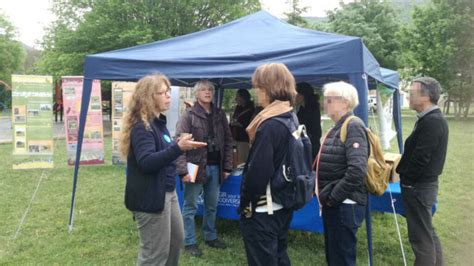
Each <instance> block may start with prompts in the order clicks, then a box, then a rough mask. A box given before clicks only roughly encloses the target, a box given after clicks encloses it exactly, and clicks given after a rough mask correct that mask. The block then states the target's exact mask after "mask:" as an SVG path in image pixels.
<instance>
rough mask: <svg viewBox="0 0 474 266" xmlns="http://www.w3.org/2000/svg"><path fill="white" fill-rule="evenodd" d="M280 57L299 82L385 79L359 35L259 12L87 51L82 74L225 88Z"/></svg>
mask: <svg viewBox="0 0 474 266" xmlns="http://www.w3.org/2000/svg"><path fill="white" fill-rule="evenodd" d="M269 62H281V63H284V64H286V65H287V66H288V68H289V69H290V70H291V72H292V73H293V75H294V76H295V77H296V79H297V81H298V82H299V81H307V82H310V83H312V84H313V85H320V84H323V83H325V82H327V81H330V80H341V79H343V80H347V74H353V73H361V74H362V73H365V74H367V75H369V76H370V77H372V78H373V79H375V80H378V81H380V82H382V81H383V79H382V76H381V73H380V70H379V65H378V63H377V61H376V60H375V58H374V57H373V55H372V54H371V53H370V52H369V50H368V49H367V48H366V47H365V46H364V44H363V43H362V40H361V39H360V38H358V37H351V36H344V35H337V34H332V33H325V32H319V31H314V30H309V29H303V28H299V27H296V26H292V25H290V24H287V23H286V22H284V21H281V20H280V19H278V18H276V17H274V16H272V15H270V14H269V13H267V12H265V11H260V12H257V13H254V14H252V15H248V16H246V17H242V18H240V19H237V20H234V21H232V22H229V23H227V24H224V25H221V26H218V27H215V28H211V29H207V30H203V31H200V32H195V33H191V34H188V35H184V36H179V37H176V38H171V39H167V40H163V41H157V42H153V43H149V44H145V45H139V46H135V47H130V48H126V49H120V50H115V51H109V52H104V53H99V54H94V55H88V56H86V60H85V73H84V76H85V78H88V79H104V80H138V79H140V78H141V77H143V76H144V75H147V74H150V73H156V72H160V73H163V74H165V75H166V76H168V77H169V78H170V80H171V82H172V83H173V85H188V86H189V85H190V84H192V83H194V82H195V81H197V80H199V79H202V78H207V79H211V80H212V81H213V82H215V83H216V84H219V85H221V86H223V87H233V88H241V87H250V85H251V84H250V77H251V76H252V74H253V72H254V71H255V68H256V67H257V66H259V65H261V64H263V63H269Z"/></svg>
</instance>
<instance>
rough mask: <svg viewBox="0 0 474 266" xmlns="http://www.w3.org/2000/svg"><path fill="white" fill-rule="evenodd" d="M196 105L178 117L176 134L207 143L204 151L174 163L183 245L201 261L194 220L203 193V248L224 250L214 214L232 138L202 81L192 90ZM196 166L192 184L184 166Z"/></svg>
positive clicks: (207, 83)
mask: <svg viewBox="0 0 474 266" xmlns="http://www.w3.org/2000/svg"><path fill="white" fill-rule="evenodd" d="M194 93H195V95H196V102H195V103H194V104H193V106H192V107H190V108H188V109H186V112H185V113H184V114H183V115H182V116H181V117H180V119H179V121H178V123H177V126H176V134H177V136H179V135H180V134H182V133H191V134H192V135H193V137H194V139H195V140H198V141H203V142H206V143H207V149H198V150H192V151H188V152H186V153H185V154H183V155H181V156H180V157H179V158H178V161H177V169H178V174H179V175H180V176H181V180H182V182H183V183H184V205H183V220H184V234H185V238H184V244H185V251H186V252H187V253H188V254H190V255H191V256H195V257H200V256H201V255H202V251H201V250H200V249H199V247H198V245H197V239H196V229H195V221H194V216H195V215H196V211H197V207H198V205H197V202H198V198H199V195H200V194H201V192H203V199H204V215H203V222H202V230H203V236H204V241H205V243H206V245H208V246H209V247H212V248H219V249H224V248H226V245H225V243H224V242H223V241H222V240H220V239H218V238H217V230H216V213H217V203H218V199H219V190H220V184H221V182H223V181H224V180H225V179H226V178H227V177H228V176H229V175H230V173H231V171H232V143H233V140H232V134H231V132H230V128H229V124H228V122H227V118H226V116H225V114H224V112H223V111H222V110H221V109H219V108H217V107H216V106H214V105H213V103H212V99H213V96H214V85H213V84H212V83H211V82H210V81H208V80H201V81H199V82H197V83H196V85H195V86H194ZM188 162H190V163H193V164H196V165H198V166H199V170H198V174H197V177H196V180H195V182H194V183H193V182H192V180H191V176H190V175H189V173H188V170H187V163H188Z"/></svg>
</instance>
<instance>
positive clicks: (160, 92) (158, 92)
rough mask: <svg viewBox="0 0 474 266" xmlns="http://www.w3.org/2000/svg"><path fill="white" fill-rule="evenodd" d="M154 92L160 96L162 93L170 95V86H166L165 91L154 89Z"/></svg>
mask: <svg viewBox="0 0 474 266" xmlns="http://www.w3.org/2000/svg"><path fill="white" fill-rule="evenodd" d="M155 94H156V95H160V96H162V95H164V94H168V95H171V88H170V87H168V88H167V89H166V90H165V91H155Z"/></svg>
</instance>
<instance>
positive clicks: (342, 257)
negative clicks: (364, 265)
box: [323, 203, 366, 266]
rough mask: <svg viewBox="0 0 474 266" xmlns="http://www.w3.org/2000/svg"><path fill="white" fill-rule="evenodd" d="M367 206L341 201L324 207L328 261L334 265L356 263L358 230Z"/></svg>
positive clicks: (330, 265) (330, 264)
mask: <svg viewBox="0 0 474 266" xmlns="http://www.w3.org/2000/svg"><path fill="white" fill-rule="evenodd" d="M365 211H366V206H364V205H359V204H344V203H341V204H339V205H337V206H334V207H329V208H323V225H324V243H325V252H326V261H327V263H328V265H329V266H332V265H337V266H339V265H356V253H357V236H356V235H357V230H358V229H359V227H360V226H361V224H362V222H363V221H364V217H365Z"/></svg>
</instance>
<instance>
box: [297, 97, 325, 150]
mask: <svg viewBox="0 0 474 266" xmlns="http://www.w3.org/2000/svg"><path fill="white" fill-rule="evenodd" d="M319 108H320V107H319V103H317V104H316V105H315V106H313V107H312V108H310V107H304V106H301V107H300V109H299V110H298V114H297V115H298V121H299V122H300V124H302V125H305V127H306V130H307V133H308V135H309V139H310V140H311V144H312V153H313V158H314V157H316V155H317V153H318V151H319V147H320V143H319V142H320V139H321V111H320V110H319Z"/></svg>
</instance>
